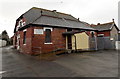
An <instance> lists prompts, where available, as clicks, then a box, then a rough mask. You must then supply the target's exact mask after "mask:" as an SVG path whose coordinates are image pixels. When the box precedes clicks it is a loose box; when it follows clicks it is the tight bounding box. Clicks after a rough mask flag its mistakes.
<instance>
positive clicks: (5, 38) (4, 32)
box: [1, 30, 9, 45]
mask: <svg viewBox="0 0 120 79" xmlns="http://www.w3.org/2000/svg"><path fill="white" fill-rule="evenodd" d="M1 35H2V37H1V38H2V40H6V41H7V45H8V44H9V36H8V33H7V31H6V30H4V31H3V32H2V34H1Z"/></svg>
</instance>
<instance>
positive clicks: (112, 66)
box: [0, 47, 118, 77]
mask: <svg viewBox="0 0 120 79" xmlns="http://www.w3.org/2000/svg"><path fill="white" fill-rule="evenodd" d="M0 50H2V52H0V55H2V71H1V70H0V74H2V76H3V77H117V76H118V52H117V51H114V50H109V51H98V52H84V53H74V54H69V55H62V56H59V57H58V58H57V59H56V60H54V61H43V60H39V59H36V58H34V57H31V56H29V55H24V54H21V53H18V51H17V50H15V49H11V47H4V48H3V49H2V48H0Z"/></svg>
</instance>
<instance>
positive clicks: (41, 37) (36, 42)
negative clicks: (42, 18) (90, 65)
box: [32, 27, 66, 53]
mask: <svg viewBox="0 0 120 79" xmlns="http://www.w3.org/2000/svg"><path fill="white" fill-rule="evenodd" d="M43 28H44V27H33V29H32V30H34V29H43ZM65 31H66V29H63V28H53V31H52V32H51V39H52V40H51V41H52V44H45V31H44V33H43V34H33V36H32V37H33V38H32V49H33V52H34V53H35V52H36V51H37V52H38V51H39V52H38V53H40V52H41V53H48V52H50V51H53V50H55V49H58V48H65V47H66V39H65V37H64V36H63V35H62V33H63V32H65ZM33 32H34V31H33Z"/></svg>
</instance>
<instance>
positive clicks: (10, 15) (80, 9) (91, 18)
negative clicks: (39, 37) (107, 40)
mask: <svg viewBox="0 0 120 79" xmlns="http://www.w3.org/2000/svg"><path fill="white" fill-rule="evenodd" d="M118 2H119V0H0V33H1V32H2V31H3V30H7V32H8V34H9V36H10V37H11V36H12V35H13V30H14V26H15V21H16V19H17V18H18V17H19V16H20V15H21V14H23V13H24V12H26V11H27V10H29V9H30V8H32V7H39V8H44V9H49V10H57V11H58V12H63V13H68V14H71V15H73V16H74V17H76V18H80V20H81V21H85V22H88V23H90V24H97V23H107V22H111V21H112V19H113V18H114V19H115V22H116V24H117V25H118Z"/></svg>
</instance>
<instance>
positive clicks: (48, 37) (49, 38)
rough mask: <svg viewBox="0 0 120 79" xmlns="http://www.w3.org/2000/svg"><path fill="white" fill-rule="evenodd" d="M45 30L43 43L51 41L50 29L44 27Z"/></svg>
mask: <svg viewBox="0 0 120 79" xmlns="http://www.w3.org/2000/svg"><path fill="white" fill-rule="evenodd" d="M45 32H46V33H45V43H51V30H50V29H46V30H45Z"/></svg>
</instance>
